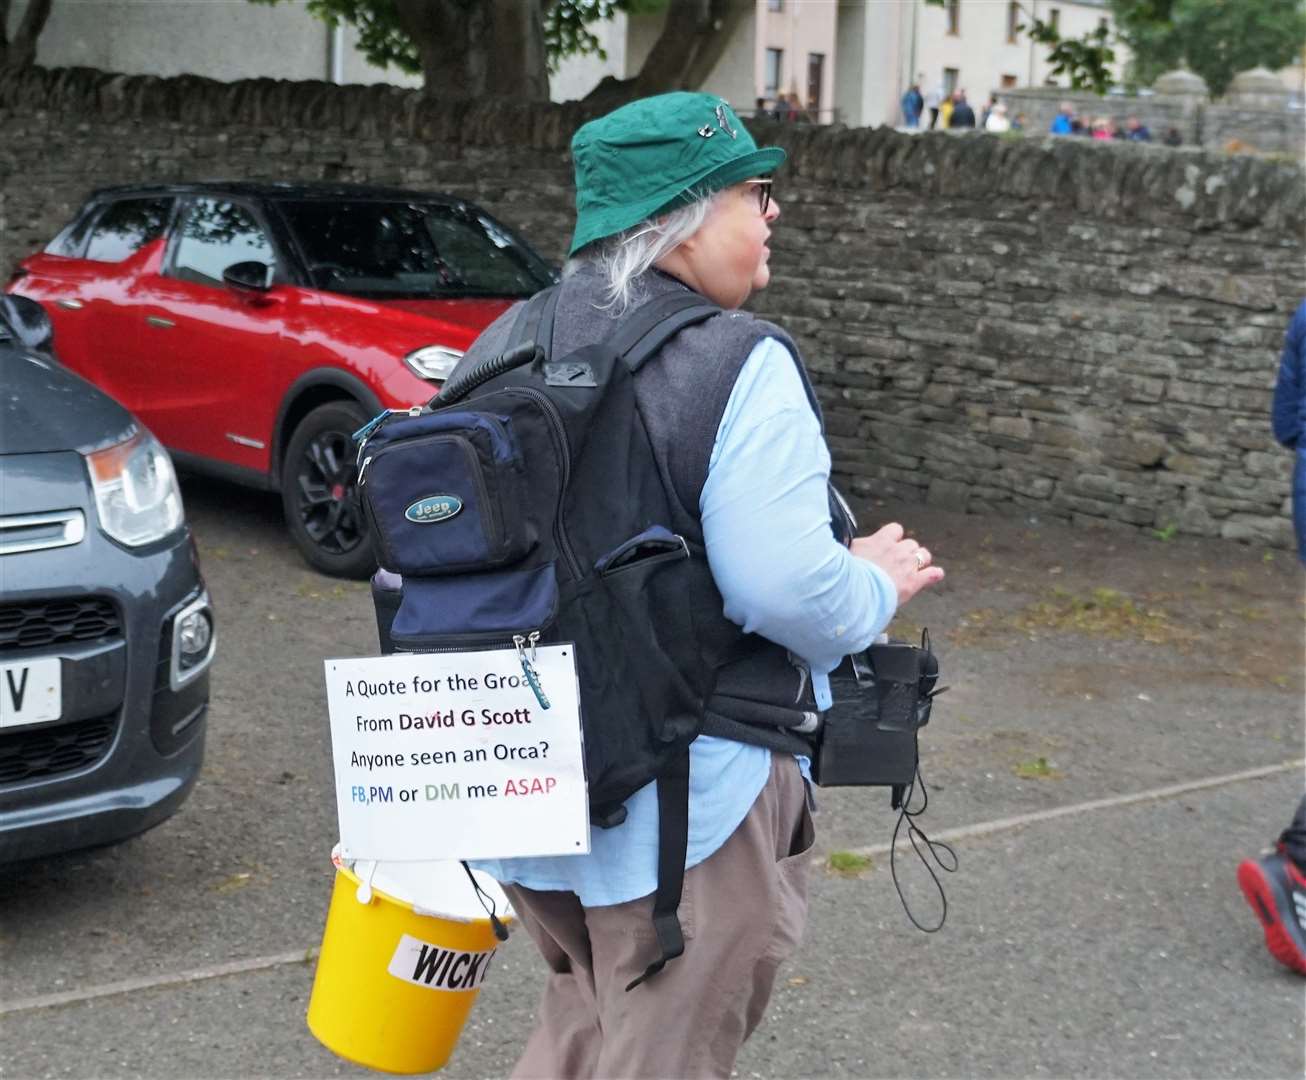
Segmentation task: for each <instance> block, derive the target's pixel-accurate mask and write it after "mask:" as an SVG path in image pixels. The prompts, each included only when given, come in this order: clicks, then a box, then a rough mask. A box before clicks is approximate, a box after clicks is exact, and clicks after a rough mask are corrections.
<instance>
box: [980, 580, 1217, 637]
mask: <svg viewBox="0 0 1306 1080" xmlns="http://www.w3.org/2000/svg"><path fill="white" fill-rule="evenodd" d="M1003 631H1006V632H1013V631H1014V632H1017V633H1023V634H1025V635H1027V636H1029V637H1031V638H1034V637H1037V635H1038V634H1039V632H1051V633H1078V634H1089V635H1095V636H1099V637H1109V638H1125V637H1132V638H1140V639H1141V640H1143V641H1146V642H1148V643H1150V644H1154V645H1166V644H1170V643H1173V642H1176V641H1182V640H1187V639H1188V638H1189V637H1190V636H1191V635H1190V634H1189V633H1188V632H1187V631H1186V630H1184V629H1182V628H1180V627H1178V626H1176V625H1175V624H1174V623H1173V622H1171V620H1170V616H1169V615H1168V614H1167V613H1166V612H1164V611H1162V610H1161V609H1160V608H1154V607H1144V606H1142V605H1140V604H1138V603H1137V602H1135V601H1134V600H1133V599H1132V598H1131V597H1129V596H1127V595H1126V594H1125V593H1122V592H1120V591H1119V590H1118V589H1109V588H1105V587H1100V588H1096V589H1090V590H1089V591H1088V592H1086V593H1075V592H1070V591H1069V590H1067V589H1062V588H1054V589H1053V590H1052V592H1051V595H1050V597H1049V599H1046V600H1038V601H1035V602H1034V603H1032V604H1029V605H1027V606H1026V607H1023V608H1020V609H1019V610H1017V611H1013V612H1005V613H1003V612H995V611H992V610H990V609H981V610H979V611H973V612H970V613H969V614H967V615H965V616H964V617H963V618H962V621H961V626H960V627H959V628H958V636H959V637H960V638H961V639H962V640H963V641H964V640H966V639H970V640H977V639H980V638H983V637H986V636H989V635H992V634H995V633H1001V632H1003Z"/></svg>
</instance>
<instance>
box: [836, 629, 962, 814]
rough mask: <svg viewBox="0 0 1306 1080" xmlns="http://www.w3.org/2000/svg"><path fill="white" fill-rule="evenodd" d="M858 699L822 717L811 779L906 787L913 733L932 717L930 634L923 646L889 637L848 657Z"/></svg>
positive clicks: (935, 666) (934, 662)
mask: <svg viewBox="0 0 1306 1080" xmlns="http://www.w3.org/2000/svg"><path fill="white" fill-rule="evenodd" d="M848 660H849V663H850V664H851V666H852V673H853V675H854V676H855V677H856V679H857V682H858V684H859V685H860V686H861V687H862V688H863V689H864V690H865V691H867V692H866V693H863V694H860V695H858V698H859V700H855V701H852V702H848V703H843V704H839V705H836V706H835V707H834V708H833V709H831V710H830V711H829V712H828V713H826V714H825V716H824V717H823V718H822V724H821V729H820V734H819V739H818V742H817V746H816V752H815V754H814V755H813V757H812V779H813V780H814V781H816V783H818V784H820V785H821V786H822V787H863V786H883V787H894V788H899V787H902V788H905V787H907V786H908V785H910V784H911V782H912V781H913V780H914V779H915V777H916V769H917V765H918V762H919V756H918V753H917V745H916V735H917V732H919V731H920V729H921V728H923V727H924V726H925V725H926V724H928V723H929V720H930V709H931V706H932V705H933V699H934V697H935V696H937V695H938V694H939V693H941V692H942V691H943V689H945V688H944V687H939V686H938V685H937V684H938V681H939V662H938V659H937V657H935V655H934V652H933V650H932V649H931V647H930V638H929V633H928V632H923V633H922V634H921V644H920V645H919V646H916V645H911V644H909V643H907V642H905V641H889V642H885V643H881V644H875V645H872V646H870V648H868V649H865V650H864V651H862V652H860V653H856V654H854V655H853V656H850V657H849V658H848Z"/></svg>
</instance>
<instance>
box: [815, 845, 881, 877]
mask: <svg viewBox="0 0 1306 1080" xmlns="http://www.w3.org/2000/svg"><path fill="white" fill-rule="evenodd" d="M826 865H827V866H828V867H829V868H830V869H831V870H832V871H833V872H834V873H836V874H842V875H843V876H844V877H857V876H858V875H859V874H864V873H866V871H867V870H869V869H870V868H871V867H872V866H874V865H875V863H874V861H873V860H872V859H871V857H870V856H869V855H858V854H857V853H856V852H854V851H832V852H831V853H830V857H829V858H828V859H827V860H826Z"/></svg>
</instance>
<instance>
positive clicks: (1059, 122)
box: [1048, 101, 1075, 135]
mask: <svg viewBox="0 0 1306 1080" xmlns="http://www.w3.org/2000/svg"><path fill="white" fill-rule="evenodd" d="M1074 117H1075V109H1074V106H1072V105H1071V104H1070V102H1068V101H1063V102H1062V103H1061V105H1060V107H1059V108H1058V109H1057V115H1056V116H1054V117H1053V118H1052V126H1051V127H1050V128H1048V131H1049V132H1050V133H1051V134H1053V135H1071V134H1073V133H1074V130H1075V127H1074Z"/></svg>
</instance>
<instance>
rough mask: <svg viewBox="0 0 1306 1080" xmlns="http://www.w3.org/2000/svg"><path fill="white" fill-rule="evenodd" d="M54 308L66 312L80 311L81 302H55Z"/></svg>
mask: <svg viewBox="0 0 1306 1080" xmlns="http://www.w3.org/2000/svg"><path fill="white" fill-rule="evenodd" d="M55 306H56V307H61V308H66V309H67V310H68V311H80V310H81V308H82V302H81V301H80V300H56V301H55Z"/></svg>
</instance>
